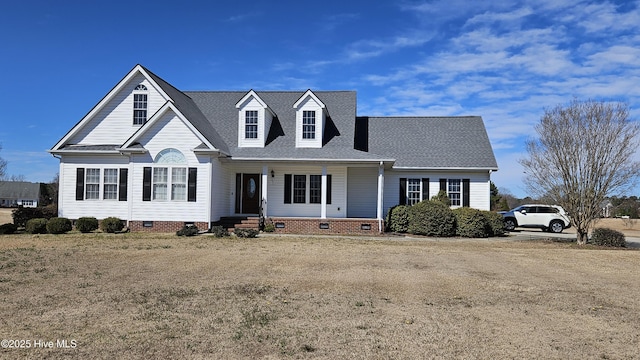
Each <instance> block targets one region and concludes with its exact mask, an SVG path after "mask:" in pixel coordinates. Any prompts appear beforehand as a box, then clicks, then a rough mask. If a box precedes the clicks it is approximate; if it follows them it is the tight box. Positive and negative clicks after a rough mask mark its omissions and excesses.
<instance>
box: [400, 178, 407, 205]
mask: <svg viewBox="0 0 640 360" xmlns="http://www.w3.org/2000/svg"><path fill="white" fill-rule="evenodd" d="M399 195H400V198H399V199H400V205H407V178H400V194H399Z"/></svg>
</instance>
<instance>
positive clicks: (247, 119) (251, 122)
mask: <svg viewBox="0 0 640 360" xmlns="http://www.w3.org/2000/svg"><path fill="white" fill-rule="evenodd" d="M244 124H245V125H244V127H245V130H244V137H245V139H257V138H258V111H257V110H247V111H245V116H244Z"/></svg>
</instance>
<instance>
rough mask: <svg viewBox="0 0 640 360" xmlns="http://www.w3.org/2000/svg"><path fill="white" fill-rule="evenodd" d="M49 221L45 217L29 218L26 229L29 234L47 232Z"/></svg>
mask: <svg viewBox="0 0 640 360" xmlns="http://www.w3.org/2000/svg"><path fill="white" fill-rule="evenodd" d="M47 222H48V220H47V219H45V218H35V219H29V220H27V223H26V224H25V231H26V232H28V233H29V234H46V233H47Z"/></svg>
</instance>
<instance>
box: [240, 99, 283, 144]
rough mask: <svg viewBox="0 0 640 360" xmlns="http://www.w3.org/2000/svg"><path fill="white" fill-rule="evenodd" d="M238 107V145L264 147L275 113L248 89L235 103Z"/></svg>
mask: <svg viewBox="0 0 640 360" xmlns="http://www.w3.org/2000/svg"><path fill="white" fill-rule="evenodd" d="M236 109H238V147H264V146H265V141H266V138H267V134H268V133H269V128H270V127H271V122H272V121H273V118H275V117H276V114H275V113H274V112H273V111H272V110H271V109H270V108H269V106H267V104H266V103H265V102H264V101H263V100H262V99H261V98H260V96H258V94H256V92H255V91H253V90H250V91H249V92H248V93H247V94H246V95H245V96H243V97H242V99H240V101H238V102H237V103H236Z"/></svg>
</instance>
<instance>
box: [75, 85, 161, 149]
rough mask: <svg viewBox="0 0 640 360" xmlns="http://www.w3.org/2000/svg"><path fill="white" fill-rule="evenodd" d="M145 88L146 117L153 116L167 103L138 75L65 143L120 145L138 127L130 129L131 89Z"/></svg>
mask: <svg viewBox="0 0 640 360" xmlns="http://www.w3.org/2000/svg"><path fill="white" fill-rule="evenodd" d="M139 84H144V85H145V86H146V88H147V92H146V93H147V114H154V113H155V112H156V111H158V110H159V109H160V108H161V107H162V105H164V104H165V102H166V101H167V100H168V99H165V98H164V97H163V96H162V95H161V94H160V92H159V91H158V90H156V89H155V88H154V87H153V85H151V83H150V82H149V81H148V80H146V79H145V78H144V77H143V76H142V75H140V74H138V75H136V76H134V77H133V78H132V79H131V80H130V81H129V83H127V84H126V85H125V86H124V87H123V88H122V90H121V91H120V92H119V93H118V94H115V96H114V97H113V99H111V101H110V102H109V103H108V104H106V106H105V107H104V108H102V109H101V110H100V111H98V112H97V113H96V114H95V115H94V117H93V118H92V119H90V120H89V121H88V122H87V123H86V124H85V125H84V127H83V128H82V129H80V131H78V133H77V134H76V135H74V136H73V137H71V138H70V139H69V141H68V142H69V143H70V144H88V145H92V144H122V143H124V142H125V141H127V139H129V137H131V135H133V133H134V132H135V131H137V130H138V129H139V128H140V127H139V126H132V122H133V120H132V112H133V102H134V96H133V94H134V92H135V90H134V89H135V87H136V86H138V85H139Z"/></svg>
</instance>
